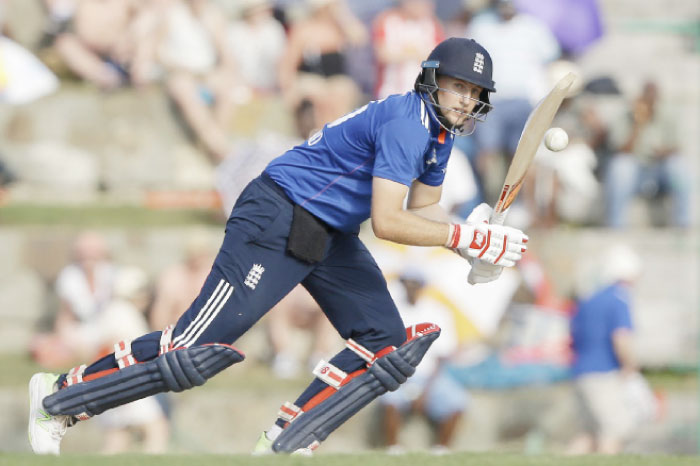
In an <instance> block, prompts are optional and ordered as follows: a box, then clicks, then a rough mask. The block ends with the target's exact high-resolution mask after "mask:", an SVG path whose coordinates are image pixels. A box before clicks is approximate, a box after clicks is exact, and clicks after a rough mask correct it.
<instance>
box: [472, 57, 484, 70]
mask: <svg viewBox="0 0 700 466" xmlns="http://www.w3.org/2000/svg"><path fill="white" fill-rule="evenodd" d="M474 71H476V72H477V73H479V74H482V73H483V72H484V54H483V53H477V54H476V55H474Z"/></svg>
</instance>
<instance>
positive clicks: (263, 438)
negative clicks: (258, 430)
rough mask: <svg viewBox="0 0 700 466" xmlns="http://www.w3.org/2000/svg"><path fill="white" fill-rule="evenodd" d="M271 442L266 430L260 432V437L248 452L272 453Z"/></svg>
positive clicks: (256, 454)
mask: <svg viewBox="0 0 700 466" xmlns="http://www.w3.org/2000/svg"><path fill="white" fill-rule="evenodd" d="M272 442H273V441H272V440H270V439H269V438H267V432H263V433H262V434H260V438H258V441H257V442H255V446H254V447H253V451H252V452H251V453H250V454H251V455H253V456H262V455H272V454H274V453H275V452H274V451H273V450H272Z"/></svg>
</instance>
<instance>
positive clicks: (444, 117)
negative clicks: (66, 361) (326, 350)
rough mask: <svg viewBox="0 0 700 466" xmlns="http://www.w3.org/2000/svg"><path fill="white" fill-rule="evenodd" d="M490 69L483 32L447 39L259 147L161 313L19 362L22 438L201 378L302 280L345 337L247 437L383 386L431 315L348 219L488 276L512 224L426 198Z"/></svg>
mask: <svg viewBox="0 0 700 466" xmlns="http://www.w3.org/2000/svg"><path fill="white" fill-rule="evenodd" d="M492 69H493V66H492V62H491V57H490V56H489V54H488V52H487V51H486V50H485V49H484V48H483V47H482V46H481V45H479V44H478V43H476V42H475V41H473V40H470V39H465V38H451V39H447V40H445V41H444V42H442V43H440V44H439V45H437V47H435V49H434V50H433V51H432V52H431V53H430V55H429V56H428V57H427V60H426V61H424V62H423V63H422V66H421V69H420V70H417V71H419V75H418V78H417V79H416V83H415V88H414V89H413V90H412V91H410V92H406V93H405V94H402V95H393V96H390V97H388V98H386V99H383V100H379V101H374V102H370V103H368V104H367V105H365V106H364V107H361V108H359V109H357V110H355V111H353V112H352V113H349V114H347V115H345V116H343V117H342V118H339V119H338V120H336V121H333V122H331V123H328V124H327V125H325V126H324V127H323V129H321V130H320V131H318V132H317V133H316V134H314V135H312V136H311V137H310V138H309V139H308V140H307V141H306V142H304V143H302V144H300V145H298V146H296V147H293V148H292V149H290V150H288V151H287V152H286V153H284V154H283V155H281V156H280V157H278V158H276V159H274V160H273V161H272V162H270V164H269V165H268V166H267V167H266V168H265V170H264V171H263V173H262V174H261V175H260V176H259V177H258V178H256V179H255V180H253V181H252V182H251V183H250V184H249V185H248V186H247V187H246V188H245V189H244V190H243V192H242V193H241V195H240V196H239V198H238V200H237V201H236V204H235V206H234V208H233V210H232V212H231V215H230V217H229V219H228V221H227V223H226V234H225V237H224V240H223V244H222V245H221V248H220V250H219V252H218V254H217V257H216V259H215V261H214V264H213V267H212V269H211V272H210V273H209V276H208V278H207V280H206V282H205V284H204V286H203V287H202V290H201V292H200V294H199V296H198V297H197V298H195V300H194V302H193V303H192V304H191V305H190V307H189V309H187V310H185V312H184V313H183V314H182V316H181V317H180V318H179V320H178V321H177V322H176V323H175V324H174V325H171V326H169V327H167V328H165V329H164V330H162V331H157V332H152V333H149V334H146V335H143V336H141V337H139V338H136V339H135V340H132V341H121V342H118V343H116V344H115V345H114V353H112V354H109V355H107V356H105V357H103V358H101V359H99V360H97V361H94V362H93V363H92V364H89V365H81V366H78V367H74V368H72V369H70V370H69V371H68V372H66V373H63V374H59V375H56V374H49V373H38V374H35V375H34V376H33V377H32V378H31V381H30V383H29V397H30V413H29V440H30V443H31V446H32V449H33V450H34V452H36V453H43V454H46V453H53V454H58V453H59V449H60V443H61V439H62V438H63V436H64V434H65V432H66V430H67V428H68V427H70V426H72V425H74V424H75V423H76V422H81V421H85V420H87V419H89V418H90V417H92V416H94V415H97V414H100V413H102V412H104V411H105V410H107V409H110V408H113V407H116V406H120V405H122V404H125V403H128V402H130V401H134V400H137V399H140V398H143V397H146V396H149V395H153V394H156V393H159V392H167V391H173V392H179V391H182V390H186V389H190V388H193V387H195V386H198V385H202V384H204V383H205V382H206V381H207V380H208V379H210V378H211V377H213V376H214V375H216V374H217V373H219V372H220V371H222V370H224V369H226V368H227V367H229V366H231V365H232V364H235V363H237V362H241V361H242V360H243V359H244V355H243V353H242V352H241V351H239V350H238V349H236V348H235V347H234V346H232V345H233V343H234V342H235V341H236V340H237V339H238V338H239V337H240V336H241V335H243V334H244V333H245V332H246V331H247V330H248V329H249V328H251V327H252V326H253V325H254V324H255V323H256V322H257V321H258V320H259V319H260V318H261V317H262V316H263V315H264V314H265V313H266V312H267V311H268V310H269V309H270V308H272V307H273V306H274V305H275V304H276V303H277V302H278V301H279V300H280V299H282V298H283V297H284V296H285V295H286V294H287V293H288V292H289V291H290V290H291V289H292V288H294V286H296V285H297V284H299V283H301V284H302V285H303V286H304V287H305V288H306V289H307V290H308V291H309V293H310V294H311V295H312V296H313V297H314V299H315V300H316V302H317V303H318V304H319V305H320V306H321V308H322V309H323V312H324V313H325V314H326V316H327V317H328V319H329V320H330V322H331V323H332V324H333V326H334V327H335V329H336V330H337V331H338V333H339V334H340V335H341V336H342V337H343V338H344V339H345V340H346V342H347V344H346V348H345V349H343V350H342V351H341V352H339V353H338V354H336V355H335V356H334V357H333V358H331V360H330V361H323V360H322V361H320V362H319V363H318V365H317V366H316V368H315V370H314V371H313V374H314V375H315V378H314V380H313V381H312V382H311V384H310V385H309V386H308V388H306V390H304V391H303V393H301V395H300V396H299V397H298V398H297V399H296V400H295V401H294V402H293V403H290V402H286V403H284V404H283V405H282V406H281V408H280V410H279V412H278V414H277V418H276V420H275V421H274V422H273V423H272V425H271V426H270V428H269V429H268V430H266V431H265V432H263V433H262V435H261V436H260V438H259V440H258V442H257V444H256V445H255V449H254V452H255V453H273V452H274V453H294V452H302V453H306V452H310V451H312V450H314V449H315V448H316V447H318V445H319V444H320V442H322V441H323V440H325V439H326V437H327V436H328V435H329V434H330V433H331V432H333V431H334V430H335V429H336V428H337V427H338V426H340V425H341V424H343V422H345V421H346V420H347V419H348V418H350V417H351V416H352V415H354V414H355V413H356V412H358V411H359V410H360V409H361V408H362V407H364V406H366V405H367V404H368V403H369V402H370V401H372V400H373V399H375V398H376V397H378V396H379V395H381V394H383V393H385V392H387V391H390V390H391V391H393V390H396V389H397V388H398V387H399V386H400V385H401V384H402V383H404V382H405V381H406V380H407V378H408V377H410V376H411V375H412V374H413V373H414V371H415V368H416V366H417V365H418V363H419V362H420V361H421V359H422V357H423V355H424V354H425V352H426V351H427V350H428V348H429V347H430V345H431V343H432V342H433V341H434V340H435V339H436V338H438V336H439V335H440V328H439V327H437V326H436V325H434V324H430V323H425V324H421V325H416V326H412V327H410V328H408V329H406V328H404V324H403V322H402V320H401V317H400V316H399V313H398V311H397V309H396V306H395V304H394V302H393V301H392V299H391V296H390V295H389V292H388V290H387V284H386V281H385V280H384V277H383V276H382V272H381V271H380V270H379V267H378V266H377V264H376V263H375V261H374V259H373V258H372V256H371V254H370V253H369V251H368V250H367V248H366V247H365V245H364V244H363V243H362V242H361V241H360V239H359V237H358V232H359V229H360V224H361V223H362V222H364V221H365V220H367V219H371V223H372V228H373V229H374V233H375V235H376V236H377V237H379V238H382V239H385V240H389V241H394V242H397V243H401V244H407V245H414V246H439V247H447V248H451V249H453V250H454V251H455V252H456V253H458V254H459V255H460V256H462V257H464V258H465V259H467V260H468V261H470V262H473V261H475V260H478V261H480V266H479V268H478V273H479V274H480V275H479V276H477V277H476V282H486V281H491V280H494V279H496V278H497V277H498V275H499V273H500V270H501V269H502V268H503V267H511V266H513V265H515V263H516V262H517V261H518V260H520V258H521V256H522V254H523V253H524V252H525V250H526V243H527V236H526V235H525V234H523V233H522V232H521V231H519V230H517V229H514V228H510V227H505V226H500V225H490V224H489V223H488V218H489V215H490V213H491V208H490V207H489V206H487V205H485V204H482V205H480V206H478V207H477V208H476V209H475V210H474V211H473V212H472V213H471V214H470V215H469V217H467V219H466V221H465V222H464V223H451V222H450V217H449V216H448V214H447V213H446V212H445V211H444V210H443V209H442V208H441V207H440V206H439V205H438V202H439V201H440V195H441V191H442V183H443V179H444V177H445V167H446V166H447V160H448V158H449V156H450V152H451V149H452V144H453V142H454V137H455V136H456V135H461V134H470V133H471V132H472V131H473V130H474V128H475V125H476V124H477V122H480V121H483V120H484V118H485V116H486V114H487V113H488V111H489V110H490V109H491V105H490V104H489V95H490V93H491V92H495V85H494V82H493V81H492ZM406 199H407V200H406ZM404 200H406V202H404ZM465 286H468V285H467V284H466V283H465Z"/></svg>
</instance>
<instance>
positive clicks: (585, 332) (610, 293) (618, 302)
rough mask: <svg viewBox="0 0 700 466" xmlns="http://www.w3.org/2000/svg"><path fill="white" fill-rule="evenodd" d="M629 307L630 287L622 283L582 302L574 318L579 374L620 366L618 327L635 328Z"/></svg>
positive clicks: (574, 348)
mask: <svg viewBox="0 0 700 466" xmlns="http://www.w3.org/2000/svg"><path fill="white" fill-rule="evenodd" d="M629 307H630V295H629V290H628V289H627V287H625V286H623V285H620V284H614V285H611V286H609V287H606V288H604V289H602V290H600V291H598V292H597V293H594V294H593V295H592V296H591V297H589V298H588V299H584V300H583V301H581V302H580V303H579V305H578V310H577V311H576V314H575V315H574V317H573V319H572V320H571V339H572V346H573V350H574V353H575V356H576V358H575V360H574V365H573V368H572V370H573V374H574V376H575V377H576V376H580V375H583V374H588V373H591V372H608V371H612V370H617V369H619V368H620V361H618V360H617V356H615V349H614V347H613V341H612V335H613V333H614V332H615V331H616V330H618V329H624V328H626V329H631V328H632V318H631V316H630V309H629Z"/></svg>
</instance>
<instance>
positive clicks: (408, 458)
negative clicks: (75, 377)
mask: <svg viewBox="0 0 700 466" xmlns="http://www.w3.org/2000/svg"><path fill="white" fill-rule="evenodd" d="M95 464H99V465H101V466H102V465H104V466H112V465H113V466H131V465H134V466H136V465H139V466H142V465H143V466H161V465H162V466H192V465H197V466H218V465H221V466H223V465H226V466H232V465H254V466H276V465H285V466H288V465H319V466H320V465H323V466H358V465H362V466H406V465H424V466H427V465H430V466H472V465H473V466H628V465H629V466H632V465H634V466H659V465H663V466H675V465H697V464H698V458H697V457H680V456H668V455H649V456H639V455H619V456H583V457H565V456H557V455H532V456H528V455H512V454H499V453H456V454H451V455H445V456H440V457H437V456H431V455H427V454H412V453H409V454H406V455H402V456H387V455H385V454H381V453H365V454H359V455H347V454H322V453H319V454H316V455H315V456H314V457H312V458H306V457H299V456H286V455H280V456H264V457H251V456H248V455H135V454H129V455H116V456H97V455H66V456H60V457H57V458H56V457H40V456H33V455H30V454H28V453H23V454H8V453H0V465H2V466H4V465H8V466H9V465H12V466H39V465H52V466H93V465H95Z"/></svg>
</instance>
